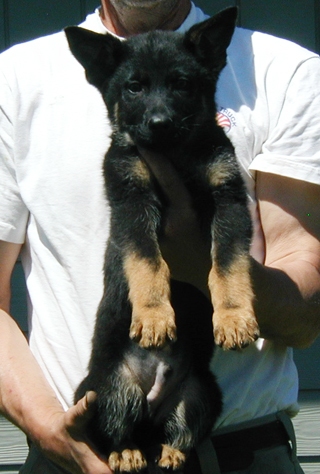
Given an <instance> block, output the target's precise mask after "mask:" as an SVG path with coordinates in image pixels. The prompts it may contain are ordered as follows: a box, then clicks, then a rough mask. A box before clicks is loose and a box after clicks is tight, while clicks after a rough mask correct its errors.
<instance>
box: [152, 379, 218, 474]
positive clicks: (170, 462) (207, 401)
mask: <svg viewBox="0 0 320 474" xmlns="http://www.w3.org/2000/svg"><path fill="white" fill-rule="evenodd" d="M181 394H182V396H181V398H180V401H179V403H178V404H177V406H176V408H175V409H174V411H173V412H172V414H171V415H170V416H169V417H168V418H167V420H166V422H165V424H164V432H165V442H164V444H163V445H162V452H161V456H160V459H159V462H158V465H159V466H160V467H161V468H166V469H169V468H170V469H173V470H175V471H176V470H180V469H182V468H183V465H184V463H185V461H186V457H187V455H188V453H189V452H190V450H191V449H192V448H193V447H195V446H196V445H197V444H198V443H199V442H200V441H201V440H202V439H203V438H204V437H205V436H206V435H207V434H209V432H210V430H211V429H212V427H213V425H214V423H215V421H216V419H217V417H218V416H219V414H220V412H221V408H222V399H221V393H220V390H219V388H218V386H217V384H216V381H215V378H214V376H213V375H212V374H211V373H209V372H208V373H203V374H202V375H199V374H197V376H196V377H195V376H192V375H190V376H189V377H188V379H187V380H186V381H185V383H184V384H182V387H181Z"/></svg>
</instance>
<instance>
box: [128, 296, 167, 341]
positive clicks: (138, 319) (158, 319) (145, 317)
mask: <svg viewBox="0 0 320 474" xmlns="http://www.w3.org/2000/svg"><path fill="white" fill-rule="evenodd" d="M130 338H131V339H134V340H136V341H137V342H139V345H140V346H141V347H144V348H150V347H163V346H164V345H165V344H166V343H167V342H168V341H175V340H176V324H175V316H174V311H173V309H172V307H171V305H169V304H163V305H161V306H156V307H151V308H143V310H140V312H139V315H132V323H131V327H130Z"/></svg>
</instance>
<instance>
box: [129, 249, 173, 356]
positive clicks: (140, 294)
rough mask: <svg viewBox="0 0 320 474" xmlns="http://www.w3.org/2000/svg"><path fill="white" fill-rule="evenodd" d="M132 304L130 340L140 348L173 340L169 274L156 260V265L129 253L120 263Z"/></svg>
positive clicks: (163, 262) (161, 261)
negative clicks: (135, 340) (122, 266)
mask: <svg viewBox="0 0 320 474" xmlns="http://www.w3.org/2000/svg"><path fill="white" fill-rule="evenodd" d="M124 269H125V275H126V277H127V280H128V284H129V299H130V302H131V304H132V321H131V328H130V337H131V338H132V339H137V340H138V341H139V344H140V346H142V347H151V346H156V347H161V346H163V345H164V344H165V343H166V342H167V340H175V339H176V326H175V315H174V311H173V309H172V306H171V303H170V271H169V268H168V265H167V264H166V262H165V261H164V260H163V259H162V258H160V260H159V263H158V264H157V265H155V264H153V263H152V262H151V261H149V260H148V259H143V258H140V257H139V256H138V255H137V254H135V253H130V254H129V255H128V256H127V257H126V259H125V263H124Z"/></svg>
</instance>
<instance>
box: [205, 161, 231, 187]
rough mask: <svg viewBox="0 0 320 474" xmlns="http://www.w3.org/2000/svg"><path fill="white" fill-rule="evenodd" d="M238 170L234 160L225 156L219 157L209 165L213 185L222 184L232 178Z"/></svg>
mask: <svg viewBox="0 0 320 474" xmlns="http://www.w3.org/2000/svg"><path fill="white" fill-rule="evenodd" d="M237 172H238V170H237V167H236V166H235V164H234V162H233V161H231V160H230V161H229V160H226V158H225V157H223V158H222V159H220V160H219V158H217V159H216V160H215V161H214V162H213V163H211V164H210V165H209V166H208V170H207V176H208V179H209V183H210V184H211V185H212V186H215V187H216V186H220V185H222V184H224V183H225V182H226V181H228V180H229V179H231V178H232V177H233V175H234V174H236V173H237Z"/></svg>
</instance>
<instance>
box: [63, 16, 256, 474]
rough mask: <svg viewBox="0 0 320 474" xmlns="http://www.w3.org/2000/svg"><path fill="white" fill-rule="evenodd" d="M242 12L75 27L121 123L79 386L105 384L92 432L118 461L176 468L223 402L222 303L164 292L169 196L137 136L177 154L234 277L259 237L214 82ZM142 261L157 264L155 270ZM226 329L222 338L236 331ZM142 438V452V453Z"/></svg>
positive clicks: (222, 268) (218, 267)
mask: <svg viewBox="0 0 320 474" xmlns="http://www.w3.org/2000/svg"><path fill="white" fill-rule="evenodd" d="M235 21H236V9H235V8H230V9H227V10H225V11H224V12H221V13H220V14H218V15H216V16H215V17H214V18H212V19H210V20H207V21H205V22H203V23H201V24H199V25H196V26H194V27H192V28H191V29H190V30H189V31H188V32H187V33H186V34H185V35H182V34H178V33H174V32H159V31H155V32H150V33H147V34H143V35H138V36H135V37H132V38H130V39H128V40H127V41H122V42H121V41H120V40H118V39H117V38H115V37H113V36H111V35H98V34H96V33H92V32H90V31H86V30H83V29H81V28H77V27H69V28H67V29H66V35H67V38H68V41H69V44H70V48H71V51H72V53H73V54H74V55H75V57H76V58H77V59H78V60H79V61H80V63H81V64H82V65H83V66H84V68H85V70H86V74H87V79H88V81H89V82H90V83H92V84H93V85H95V86H96V87H97V88H98V89H99V90H100V91H101V94H102V96H103V98H104V100H105V103H106V105H107V108H108V113H109V117H110V120H111V123H112V126H113V135H112V144H111V147H110V149H109V151H108V153H107V155H106V158H105V162H104V177H105V182H106V192H107V197H108V200H109V202H110V205H111V209H112V216H111V235H110V239H109V242H108V246H107V252H106V260H105V290H104V295H103V298H102V301H101V304H100V307H99V310H98V314H97V322H96V328H95V334H94V339H93V349H92V356H91V361H90V367H89V374H88V376H87V377H86V378H85V379H84V381H83V382H82V383H81V385H80V387H79V388H78V390H77V393H76V396H75V400H78V399H79V398H81V397H82V396H83V395H84V394H85V392H86V391H88V390H94V391H96V392H97V394H98V399H97V413H96V416H95V418H94V420H93V422H92V423H91V426H90V433H91V436H92V438H93V439H94V441H95V443H96V445H97V446H98V448H99V450H100V451H101V452H103V453H106V454H107V455H108V456H109V463H110V465H111V467H112V468H113V469H118V470H120V471H130V470H140V469H143V468H144V467H145V463H144V461H145V458H148V459H149V465H151V464H152V463H154V460H158V462H159V465H160V466H161V467H169V468H170V467H171V468H173V469H179V468H180V467H181V466H182V465H183V463H184V456H183V455H182V457H179V456H180V454H179V453H182V454H184V453H188V452H189V451H190V449H191V448H192V447H194V446H195V445H196V444H197V443H198V442H199V441H200V440H201V439H202V438H203V437H204V436H205V435H206V434H208V433H209V432H210V430H211V429H212V426H213V424H214V422H215V420H216V419H217V417H218V415H219V414H220V411H221V406H222V401H221V394H220V390H219V388H218V386H217V384H216V381H215V378H214V376H213V375H212V374H211V372H210V371H209V363H210V359H211V356H212V351H213V346H214V341H213V329H212V306H211V304H210V303H209V302H208V301H207V299H206V298H205V297H204V296H203V295H202V293H200V291H198V290H196V289H195V288H193V287H191V286H189V285H186V284H183V283H178V282H174V281H172V282H171V293H170V288H169V290H168V292H167V293H166V285H167V286H168V287H169V284H170V281H169V276H166V275H167V274H166V263H165V262H164V261H163V259H162V255H161V252H160V248H159V244H158V239H159V236H160V235H161V232H162V226H163V222H164V218H165V214H166V208H167V202H166V199H165V197H164V195H163V193H162V192H161V189H160V188H159V186H158V184H157V182H156V180H155V178H154V177H153V176H152V175H151V173H150V172H149V170H148V167H147V166H146V164H145V163H144V161H143V160H142V158H141V155H140V154H139V150H141V149H143V148H144V149H147V150H149V152H151V153H152V152H158V153H162V154H163V155H165V156H166V157H167V159H170V160H172V162H173V163H174V165H175V167H176V169H177V170H178V171H179V173H180V174H181V177H182V179H183V180H184V182H185V184H186V186H187V188H188V189H189V191H190V194H191V196H192V197H193V205H194V208H195V209H196V211H197V214H198V216H199V224H200V225H201V228H202V231H203V235H204V239H206V240H207V241H208V242H209V241H210V242H211V240H212V239H213V246H212V247H213V249H212V259H213V268H214V270H213V276H214V278H215V276H217V278H218V281H219V278H220V276H221V277H223V278H222V280H223V279H225V280H227V279H228V278H229V275H231V274H232V273H233V272H234V270H233V269H234V268H237V262H238V261H240V260H241V259H242V257H243V256H245V258H247V256H248V252H249V246H250V239H251V221H250V216H249V212H248V209H247V197H246V190H245V187H244V184H243V181H242V178H241V175H240V171H239V168H238V165H237V162H236V159H235V155H234V149H233V147H232V145H231V143H230V141H229V140H228V138H227V137H226V135H225V134H224V132H223V130H222V129H221V128H220V127H219V126H218V125H217V124H216V119H215V116H216V105H215V100H214V96H215V89H216V82H217V79H218V77H219V73H220V71H221V70H222V69H223V67H224V66H225V64H226V49H227V47H228V45H229V43H230V40H231V37H232V34H233V31H234V27H235ZM132 259H133V260H132ZM131 262H133V264H132V265H131ZM136 262H138V264H139V262H141V264H142V267H141V268H142V269H143V271H142V273H141V278H142V280H141V285H140V286H141V287H142V288H143V289H145V291H143V292H142V293H141V295H139V297H136V295H135V291H136V290H135V289H134V288H136V287H134V288H133V289H132V282H133V283H134V284H136V282H137V278H139V275H138V276H137V275H136V273H135V268H136V267H135V265H134V264H135V263H136ZM143 272H145V273H143ZM145 274H148V275H149V276H150V275H151V277H150V278H149V280H148V281H147V279H144V277H143V275H145ZM159 278H162V279H163V281H164V282H165V283H164V285H163V287H164V295H160V296H159V297H157V295H155V294H154V293H157V291H158V288H162V286H161V284H160V285H158V286H157V284H156V283H155V282H156V281H159ZM153 285H155V286H153ZM138 287H139V285H138ZM153 290H154V291H153ZM210 290H211V292H213V290H212V288H210ZM249 293H250V291H249ZM149 294H150V295H151V296H150V297H149V296H148V295H149ZM145 295H147V296H146V297H145ZM218 296H219V295H218ZM145 298H147V299H148V298H149V300H148V301H147V302H146V301H145ZM168 298H169V300H170V301H167V300H168ZM221 298H222V299H223V298H224V296H222V297H221ZM213 299H214V300H215V296H213ZM225 299H226V301H224V306H225V310H229V309H230V308H231V310H234V309H235V310H237V308H238V306H240V304H238V303H237V302H234V301H232V298H231V297H229V296H226V297H225ZM141 301H142V303H141ZM217 301H218V300H217ZM170 303H171V305H172V306H173V308H174V313H173V311H172V312H170V311H171V309H170V308H171V306H170ZM251 303H252V301H250V302H249V303H248V306H249V305H250V304H251ZM214 304H215V302H214ZM217 307H218V303H217ZM141 309H142V310H143V311H145V314H146V315H145V316H144V317H143V318H142V317H141V319H139V314H138V315H135V312H137V313H139V310H141ZM154 311H159V315H158V313H154ZM149 313H150V314H149ZM155 314H156V316H154V315H155ZM174 314H175V318H174ZM215 314H216V313H215ZM217 314H220V313H219V311H218V309H217ZM237 318H238V316H237V317H236V318H235V320H236V321H238V319H239V318H238V319H237ZM221 319H222V320H223V318H221ZM162 320H163V321H164V324H163V325H162V326H159V325H158V323H159V324H160V322H162ZM168 321H169V323H170V324H169V323H168ZM216 321H217V320H216ZM228 324H229V322H228V321H226V325H228ZM214 325H215V319H214ZM234 326H236V323H234ZM163 327H164V329H163ZM215 330H216V327H215ZM232 331H233V332H235V331H236V329H234V327H233V326H232ZM252 331H253V334H252V333H251V334H249V336H248V334H246V329H245V330H244V331H243V334H242V335H241V336H240V339H239V340H236V339H235V340H234V339H232V342H231V343H229V346H228V347H229V348H230V347H231V348H232V347H233V346H236V345H239V346H241V345H245V344H246V343H247V342H248V341H249V342H250V340H253V339H255V338H256V336H257V334H256V332H257V328H256V327H255V326H254V329H252ZM247 332H248V333H249V332H250V331H249V330H248V331H247ZM215 334H216V338H218V342H219V344H220V345H223V344H224V343H225V341H227V338H225V339H223V338H222V339H219V338H220V337H221V336H220V335H219V337H218V333H217V332H216V333H215ZM219 334H220V333H219ZM161 370H162V372H161ZM157 371H158V374H160V376H159V380H160V382H161V383H160V385H161V384H162V385H161V390H160V394H159V395H158V396H157V397H155V400H152V399H150V395H149V398H147V395H148V393H149V392H150V389H151V387H152V386H153V384H154V382H155V377H156V376H155V374H156V373H157ZM161 374H162V375H161ZM151 398H152V397H151ZM163 444H164V445H167V446H169V447H171V448H173V451H172V453H173V459H168V457H167V454H166V452H164V451H162V453H161V448H160V447H161V445H163ZM136 447H139V449H140V450H141V451H142V453H143V457H142V458H141V457H139V456H138V458H136V451H135V448H136ZM155 447H158V452H156V451H157V450H156V451H154V449H155ZM126 449H128V450H129V451H126ZM115 453H120V455H119V456H118V455H117V454H115Z"/></svg>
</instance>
